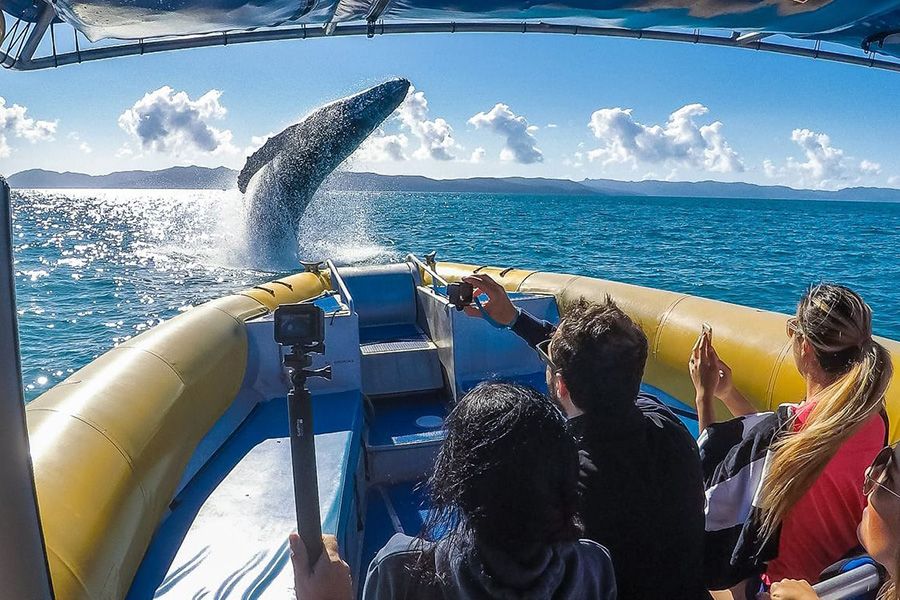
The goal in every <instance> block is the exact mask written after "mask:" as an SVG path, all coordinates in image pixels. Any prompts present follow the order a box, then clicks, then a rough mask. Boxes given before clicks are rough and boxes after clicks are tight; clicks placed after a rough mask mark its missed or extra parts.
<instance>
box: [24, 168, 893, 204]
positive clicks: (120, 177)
mask: <svg viewBox="0 0 900 600" xmlns="http://www.w3.org/2000/svg"><path fill="white" fill-rule="evenodd" d="M237 173H238V172H237V171H236V170H233V169H229V168H227V167H215V168H210V167H197V166H187V167H169V168H167V169H160V170H155V171H147V170H134V171H116V172H113V173H109V174H106V175H87V174H84V173H74V172H69V171H67V172H63V173H60V172H57V171H50V170H45V169H29V170H25V171H21V172H18V173H15V174H13V175H11V176H9V177H8V178H7V181H8V182H9V185H10V187H12V188H14V189H15V188H21V189H233V188H236V187H237ZM324 187H326V188H327V189H330V190H335V191H341V190H344V191H395V192H432V193H437V192H450V193H495V194H530V195H548V194H553V195H571V196H662V197H696V198H735V199H737V198H741V199H759V200H763V199H766V200H855V201H868V202H898V201H900V189H895V188H878V187H849V188H843V189H841V190H836V191H825V190H808V189H796V188H791V187H787V186H782V185H771V186H769V185H758V184H754V183H746V182H722V181H713V180H704V181H693V182H691V181H659V180H643V181H619V180H614V179H583V180H581V181H572V180H570V179H554V178H546V177H471V178H457V179H433V178H430V177H425V176H422V175H381V174H377V173H367V172H355V171H341V172H336V173H334V174H332V176H331V177H330V178H329V180H328V181H327V182H326V185H325V186H324Z"/></svg>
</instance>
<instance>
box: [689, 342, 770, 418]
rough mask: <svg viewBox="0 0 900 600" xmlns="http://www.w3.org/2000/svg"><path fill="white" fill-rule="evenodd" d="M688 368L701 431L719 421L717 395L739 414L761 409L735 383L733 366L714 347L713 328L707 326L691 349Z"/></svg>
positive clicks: (732, 412) (749, 413) (747, 413)
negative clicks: (716, 404) (716, 409)
mask: <svg viewBox="0 0 900 600" xmlns="http://www.w3.org/2000/svg"><path fill="white" fill-rule="evenodd" d="M688 368H689V370H690V373H691V381H693V383H694V390H695V391H696V396H695V400H696V402H697V416H698V420H699V426H700V431H703V430H704V429H706V427H707V426H708V425H709V424H710V423H714V422H715V419H716V416H715V407H714V403H713V399H714V398H719V399H720V400H721V401H722V402H723V403H724V404H725V406H726V407H727V408H728V410H729V411H731V414H732V415H734V416H735V417H742V416H745V415H751V414H753V413H755V412H757V411H756V408H755V407H754V406H753V404H751V403H750V401H749V400H747V398H746V397H745V396H744V395H743V394H741V392H740V391H738V389H737V388H736V387H734V381H733V379H732V375H731V367H729V366H728V365H727V364H725V362H724V361H723V360H722V359H721V358H719V355H718V353H717V352H716V349H715V348H714V347H713V343H712V328H709V327H704V329H703V331H702V332H701V333H700V337H699V338H697V343H696V344H694V348H693V350H692V351H691V359H690V361H689V362H688Z"/></svg>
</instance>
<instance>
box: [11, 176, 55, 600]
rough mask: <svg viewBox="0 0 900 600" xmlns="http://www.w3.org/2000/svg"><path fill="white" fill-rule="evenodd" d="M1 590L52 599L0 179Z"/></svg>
mask: <svg viewBox="0 0 900 600" xmlns="http://www.w3.org/2000/svg"><path fill="white" fill-rule="evenodd" d="M0 341H2V343H0V456H2V457H3V460H2V461H0V499H2V500H0V531H2V532H3V536H2V537H0V590H3V594H4V595H8V596H7V597H9V598H33V599H34V600H48V599H52V598H53V587H52V584H51V581H50V565H49V562H48V560H47V550H46V547H45V546H44V533H43V529H42V527H41V517H40V510H39V508H38V498H37V488H36V487H35V483H34V471H33V468H32V463H31V450H30V446H29V441H28V426H27V424H26V421H25V399H24V395H23V390H22V363H21V356H20V355H19V325H18V313H16V285H15V268H14V263H13V244H12V207H11V205H10V195H9V186H8V185H7V184H6V181H5V180H4V179H3V178H2V177H0Z"/></svg>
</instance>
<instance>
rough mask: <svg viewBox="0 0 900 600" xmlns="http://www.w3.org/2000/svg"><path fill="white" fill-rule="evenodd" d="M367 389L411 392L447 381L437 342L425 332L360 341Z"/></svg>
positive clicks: (368, 392)
mask: <svg viewBox="0 0 900 600" xmlns="http://www.w3.org/2000/svg"><path fill="white" fill-rule="evenodd" d="M359 350H360V354H361V368H362V388H363V393H364V394H366V395H368V396H386V395H400V394H409V393H412V392H423V391H429V390H436V389H440V388H442V387H443V385H444V378H443V376H442V374H441V361H440V359H439V358H438V350H437V346H436V345H435V344H434V342H432V341H431V340H430V339H428V337H427V336H426V335H425V334H424V333H421V332H413V333H409V334H407V335H404V336H403V337H402V338H399V339H371V340H370V341H364V342H363V343H361V344H360V345H359Z"/></svg>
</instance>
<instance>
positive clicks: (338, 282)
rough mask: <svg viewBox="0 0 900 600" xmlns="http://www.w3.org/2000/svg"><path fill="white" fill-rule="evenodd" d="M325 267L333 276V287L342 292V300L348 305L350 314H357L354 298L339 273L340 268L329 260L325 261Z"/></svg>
mask: <svg viewBox="0 0 900 600" xmlns="http://www.w3.org/2000/svg"><path fill="white" fill-rule="evenodd" d="M325 265H326V266H327V267H328V272H329V273H330V274H331V287H332V288H334V289H336V290H338V291H339V292H340V294H341V298H343V300H344V303H345V304H346V305H347V308H349V309H350V312H351V313H354V312H356V311H355V310H354V306H353V296H351V295H350V290H348V289H347V284H346V283H345V282H344V278H343V277H341V274H340V273H339V272H338V268H337V267H336V266H335V265H334V261H332V260H331V259H328V260H327V261H325Z"/></svg>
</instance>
